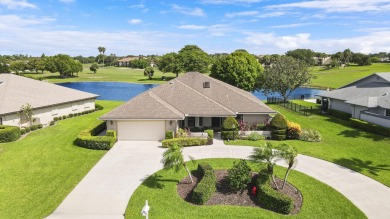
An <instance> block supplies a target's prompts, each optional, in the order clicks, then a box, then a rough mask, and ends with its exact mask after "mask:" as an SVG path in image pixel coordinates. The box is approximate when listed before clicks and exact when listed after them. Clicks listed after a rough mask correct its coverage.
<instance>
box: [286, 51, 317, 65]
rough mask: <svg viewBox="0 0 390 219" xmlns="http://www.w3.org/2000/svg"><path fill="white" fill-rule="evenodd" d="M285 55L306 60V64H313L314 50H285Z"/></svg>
mask: <svg viewBox="0 0 390 219" xmlns="http://www.w3.org/2000/svg"><path fill="white" fill-rule="evenodd" d="M286 55H287V56H291V57H293V58H295V59H298V60H302V61H304V62H306V64H307V65H309V66H312V65H315V60H314V56H315V52H314V51H313V50H311V49H295V50H289V51H287V52H286Z"/></svg>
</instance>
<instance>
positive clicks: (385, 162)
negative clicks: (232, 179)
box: [226, 105, 390, 187]
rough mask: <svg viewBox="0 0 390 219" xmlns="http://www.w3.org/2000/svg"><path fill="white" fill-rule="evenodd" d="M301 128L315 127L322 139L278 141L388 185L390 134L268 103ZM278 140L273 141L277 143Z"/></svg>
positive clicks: (389, 180) (250, 142) (242, 143)
mask: <svg viewBox="0 0 390 219" xmlns="http://www.w3.org/2000/svg"><path fill="white" fill-rule="evenodd" d="M270 106H271V107H272V108H273V109H274V110H276V111H278V112H280V113H282V114H283V115H285V116H286V117H287V119H288V120H290V121H293V122H297V123H299V124H301V126H302V128H304V129H307V128H313V129H316V130H318V131H319V132H320V133H321V135H322V138H323V141H322V142H319V143H316V142H303V141H299V140H288V141H280V143H287V144H289V145H292V146H294V147H296V148H297V149H298V152H299V153H300V154H306V155H309V156H312V157H317V158H320V159H324V160H327V161H330V162H333V163H336V164H339V165H341V166H345V167H347V168H349V169H352V170H355V171H357V172H359V173H362V174H364V175H366V176H368V177H371V178H373V179H375V180H377V181H379V182H381V183H383V184H384V185H386V186H389V187H390V163H389V157H390V138H388V137H385V136H381V135H376V134H372V133H368V132H365V131H360V130H357V129H354V128H351V127H349V126H348V122H347V121H344V120H341V119H337V118H333V117H330V116H326V115H318V114H312V115H311V116H303V115H300V114H298V113H295V112H292V111H290V110H287V109H286V108H284V107H282V106H278V105H270ZM262 143H263V142H261V141H258V142H253V141H242V140H236V141H230V142H226V144H229V145H246V146H258V145H260V144H262ZM277 143H279V142H275V144H277Z"/></svg>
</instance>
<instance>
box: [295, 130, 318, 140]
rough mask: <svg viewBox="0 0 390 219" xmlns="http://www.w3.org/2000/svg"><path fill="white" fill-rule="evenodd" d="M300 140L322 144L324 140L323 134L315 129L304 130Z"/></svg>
mask: <svg viewBox="0 0 390 219" xmlns="http://www.w3.org/2000/svg"><path fill="white" fill-rule="evenodd" d="M299 139H300V140H302V141H311V142H320V141H321V140H322V138H321V134H320V133H319V132H318V131H317V130H315V129H304V130H302V133H301V135H300V136H299Z"/></svg>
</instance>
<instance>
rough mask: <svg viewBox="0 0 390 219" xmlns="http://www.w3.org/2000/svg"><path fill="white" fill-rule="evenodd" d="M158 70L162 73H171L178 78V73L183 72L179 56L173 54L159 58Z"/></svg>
mask: <svg viewBox="0 0 390 219" xmlns="http://www.w3.org/2000/svg"><path fill="white" fill-rule="evenodd" d="M157 66H158V70H160V71H162V72H163V73H167V72H172V73H174V74H176V77H178V76H179V73H181V72H183V69H182V66H181V63H180V59H179V55H178V54H177V53H175V52H171V53H167V54H165V55H163V56H161V57H160V59H159V60H158V63H157Z"/></svg>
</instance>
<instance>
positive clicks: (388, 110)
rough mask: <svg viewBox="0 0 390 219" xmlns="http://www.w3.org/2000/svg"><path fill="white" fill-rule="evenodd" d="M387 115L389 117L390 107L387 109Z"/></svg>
mask: <svg viewBox="0 0 390 219" xmlns="http://www.w3.org/2000/svg"><path fill="white" fill-rule="evenodd" d="M385 115H386V116H388V117H390V109H387V110H386V114H385Z"/></svg>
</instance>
